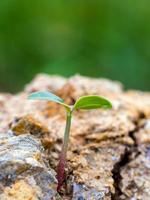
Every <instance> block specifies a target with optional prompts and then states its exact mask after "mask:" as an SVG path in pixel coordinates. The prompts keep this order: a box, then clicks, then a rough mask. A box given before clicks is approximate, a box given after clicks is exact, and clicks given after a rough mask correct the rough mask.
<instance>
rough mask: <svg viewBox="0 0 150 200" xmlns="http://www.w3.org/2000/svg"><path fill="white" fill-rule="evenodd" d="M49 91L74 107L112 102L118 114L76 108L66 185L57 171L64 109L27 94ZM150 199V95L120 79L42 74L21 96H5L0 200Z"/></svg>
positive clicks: (0, 123)
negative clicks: (92, 100) (87, 100)
mask: <svg viewBox="0 0 150 200" xmlns="http://www.w3.org/2000/svg"><path fill="white" fill-rule="evenodd" d="M40 90H48V91H51V92H53V93H55V94H56V95H59V96H60V97H62V98H63V99H64V100H65V102H67V103H69V104H73V103H74V102H75V101H76V100H77V98H79V97H80V96H82V95H88V94H89V95H92V94H96V95H101V96H105V97H106V98H108V99H109V100H110V101H111V102H112V104H113V109H112V110H102V109H98V110H90V111H76V112H75V113H74V116H73V120H72V127H71V135H70V144H69V149H68V154H67V166H66V180H65V181H64V185H63V188H62V191H61V192H59V193H58V192H57V190H56V188H57V179H56V168H57V163H58V158H59V153H60V150H61V146H62V139H63V134H64V127H65V110H64V108H62V107H61V106H59V105H57V104H55V103H52V102H47V101H29V100H27V96H28V95H29V93H31V92H34V91H40ZM50 199H51V200H59V199H61V200H110V199H112V200H149V199H150V93H149V92H141V91H134V90H131V91H125V90H124V89H123V86H122V84H120V83H119V82H114V81H110V80H107V79H95V78H89V77H83V76H79V75H76V76H73V77H71V78H69V79H65V78H63V77H59V76H48V75H45V74H39V75H37V76H36V77H35V79H34V80H33V81H32V82H31V83H29V84H28V85H27V86H25V88H24V90H23V91H22V92H20V93H18V94H16V95H12V94H6V93H3V94H0V200H50Z"/></svg>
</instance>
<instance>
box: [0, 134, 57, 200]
mask: <svg viewBox="0 0 150 200" xmlns="http://www.w3.org/2000/svg"><path fill="white" fill-rule="evenodd" d="M42 152H43V149H42V146H41V145H40V143H39V142H38V141H37V140H35V139H34V138H33V137H32V136H31V135H28V134H27V135H20V136H13V135H11V134H0V199H1V200H30V199H35V200H38V199H41V200H50V199H56V197H57V195H58V194H57V192H56V187H57V181H56V178H55V173H54V171H53V170H52V169H50V168H49V169H48V168H47V167H46V165H45V163H44V160H43V156H42Z"/></svg>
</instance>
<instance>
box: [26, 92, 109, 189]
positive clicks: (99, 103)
mask: <svg viewBox="0 0 150 200" xmlns="http://www.w3.org/2000/svg"><path fill="white" fill-rule="evenodd" d="M28 99H32V100H47V101H53V102H56V103H58V104H60V105H62V106H64V107H65V109H66V127H65V133H64V141H63V146H62V151H61V153H60V159H59V163H58V168H57V180H58V187H57V190H58V191H60V189H61V186H62V184H63V181H64V179H65V165H66V155H67V149H68V142H69V134H70V126H71V118H72V113H73V111H75V110H78V109H84V110H89V109H97V108H108V109H109V108H112V105H111V103H110V102H109V101H108V100H107V99H105V98H103V97H100V96H97V95H89V96H82V97H80V98H79V99H78V100H77V101H76V102H75V104H74V105H67V104H66V103H65V102H64V100H63V99H61V98H60V97H58V96H56V95H54V94H52V93H50V92H34V93H32V94H30V95H29V96H28Z"/></svg>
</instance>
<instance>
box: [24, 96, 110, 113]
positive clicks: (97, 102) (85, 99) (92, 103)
mask: <svg viewBox="0 0 150 200" xmlns="http://www.w3.org/2000/svg"><path fill="white" fill-rule="evenodd" d="M28 99H32V100H48V101H53V102H56V103H58V104H61V105H63V106H64V107H66V109H69V110H70V109H72V110H77V109H87V110H88V109H97V108H108V109H109V108H112V104H111V103H110V102H109V101H108V100H107V99H105V98H103V97H100V96H97V95H88V96H82V97H80V98H79V99H78V100H77V101H76V102H75V104H74V105H73V106H69V105H67V104H65V103H64V100H63V99H61V98H60V97H58V96H56V95H55V94H52V93H50V92H34V93H32V94H30V95H29V96H28Z"/></svg>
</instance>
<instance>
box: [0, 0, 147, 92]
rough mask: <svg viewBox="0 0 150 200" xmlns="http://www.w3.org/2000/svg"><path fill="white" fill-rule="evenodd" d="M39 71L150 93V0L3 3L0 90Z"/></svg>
mask: <svg viewBox="0 0 150 200" xmlns="http://www.w3.org/2000/svg"><path fill="white" fill-rule="evenodd" d="M39 72H46V73H49V74H60V75H64V76H70V75H73V74H75V73H80V74H83V75H88V76H92V77H107V78H111V79H113V80H119V81H121V82H123V84H125V86H126V88H135V89H141V90H150V1H149V0H136V1H133V0H126V1H121V0H66V1H62V0H1V1H0V91H10V92H16V91H19V90H21V89H22V88H23V85H24V84H26V83H27V82H29V81H30V80H31V79H32V78H33V77H34V75H35V74H36V73H39Z"/></svg>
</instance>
